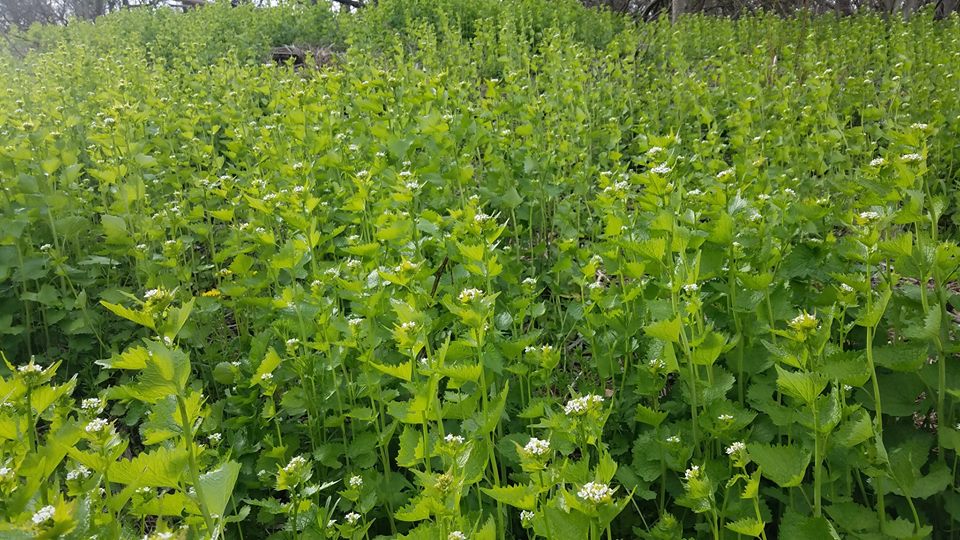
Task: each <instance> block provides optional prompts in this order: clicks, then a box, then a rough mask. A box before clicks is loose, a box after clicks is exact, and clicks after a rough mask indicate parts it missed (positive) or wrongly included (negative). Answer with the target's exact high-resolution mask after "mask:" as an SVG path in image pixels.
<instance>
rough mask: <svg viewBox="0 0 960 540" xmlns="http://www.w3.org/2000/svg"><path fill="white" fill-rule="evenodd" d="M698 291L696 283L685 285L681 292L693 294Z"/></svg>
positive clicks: (698, 287)
mask: <svg viewBox="0 0 960 540" xmlns="http://www.w3.org/2000/svg"><path fill="white" fill-rule="evenodd" d="M699 290H700V286H699V285H697V284H696V283H688V284H687V285H684V286H683V292H686V293H695V292H697V291H699Z"/></svg>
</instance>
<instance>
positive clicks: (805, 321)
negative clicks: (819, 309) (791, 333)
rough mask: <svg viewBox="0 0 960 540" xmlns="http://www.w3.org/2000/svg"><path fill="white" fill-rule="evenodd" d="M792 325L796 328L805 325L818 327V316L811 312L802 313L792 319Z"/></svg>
mask: <svg viewBox="0 0 960 540" xmlns="http://www.w3.org/2000/svg"><path fill="white" fill-rule="evenodd" d="M789 324H790V326H792V327H794V328H803V327H810V328H813V327H816V326H817V316H816V315H811V314H809V313H801V314H799V315H797V316H796V317H794V318H793V319H791V320H790V323H789Z"/></svg>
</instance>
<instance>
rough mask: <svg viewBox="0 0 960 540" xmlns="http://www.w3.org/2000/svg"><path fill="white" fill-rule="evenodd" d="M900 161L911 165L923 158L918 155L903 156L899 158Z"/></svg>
mask: <svg viewBox="0 0 960 540" xmlns="http://www.w3.org/2000/svg"><path fill="white" fill-rule="evenodd" d="M900 159H901V160H903V161H905V162H907V163H913V162H916V161H920V160H921V159H923V156H921V155H920V154H904V155H902V156H900Z"/></svg>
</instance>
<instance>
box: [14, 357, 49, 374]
mask: <svg viewBox="0 0 960 540" xmlns="http://www.w3.org/2000/svg"><path fill="white" fill-rule="evenodd" d="M17 371H18V372H20V373H24V374H27V373H42V372H43V366H39V365H37V364H34V363H33V360H31V361H30V363H29V364H25V365H22V366H20V367H18V368H17Z"/></svg>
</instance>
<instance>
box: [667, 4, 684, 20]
mask: <svg viewBox="0 0 960 540" xmlns="http://www.w3.org/2000/svg"><path fill="white" fill-rule="evenodd" d="M686 10H687V0H671V2H670V22H674V23H675V22H677V18H678V17H680V15H683V13H684V12H685V11H686Z"/></svg>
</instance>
